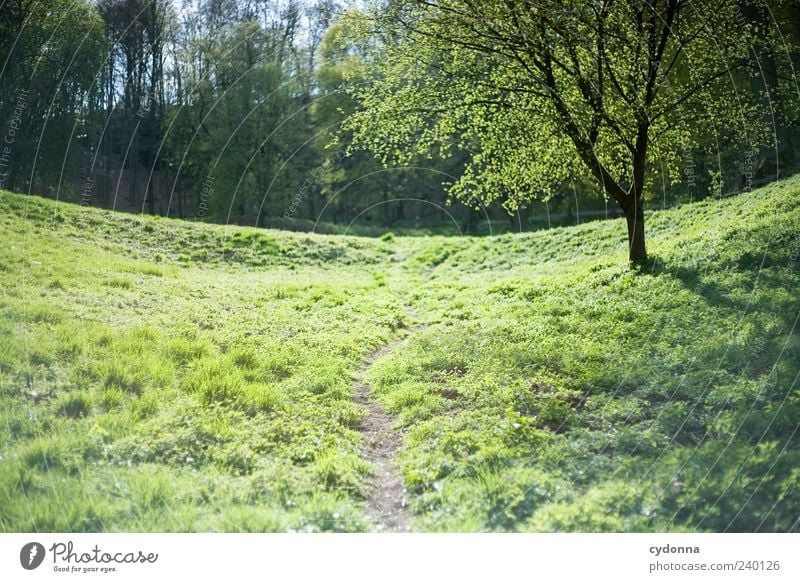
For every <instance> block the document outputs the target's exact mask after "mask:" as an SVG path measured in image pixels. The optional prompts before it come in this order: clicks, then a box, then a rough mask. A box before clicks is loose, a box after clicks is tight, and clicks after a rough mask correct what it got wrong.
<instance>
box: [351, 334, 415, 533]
mask: <svg viewBox="0 0 800 582" xmlns="http://www.w3.org/2000/svg"><path fill="white" fill-rule="evenodd" d="M425 327H426V326H422V325H419V326H415V327H412V328H410V329H409V330H408V331H409V334H408V335H406V336H405V337H403V338H398V339H396V340H394V341H392V342H390V343H388V344H386V345H385V346H383V347H381V348H379V349H377V350H376V351H374V352H373V353H372V354H370V356H369V357H368V358H367V360H366V361H365V362H364V365H363V366H362V367H361V369H360V370H359V371H358V376H357V378H356V381H355V388H354V397H353V401H354V402H355V403H356V404H359V405H361V406H363V407H364V408H366V409H367V412H368V414H367V416H365V417H364V418H363V419H362V420H361V424H360V425H359V427H358V429H359V432H361V434H362V435H363V436H364V450H363V454H364V458H365V459H366V460H367V461H368V462H369V463H370V464H371V465H372V466H373V467H375V474H374V475H373V476H372V477H371V478H370V479H369V491H368V493H367V516H368V518H369V520H370V522H371V523H372V527H373V529H374V530H376V531H388V532H407V531H410V523H411V514H410V512H409V511H408V505H407V502H406V491H405V487H404V485H403V479H402V477H401V475H400V472H399V471H398V469H397V465H396V461H395V459H396V458H397V452H398V450H399V449H400V445H401V443H402V439H403V435H402V433H401V432H399V431H397V430H395V429H393V428H392V424H393V423H394V418H393V417H392V416H390V415H388V414H387V413H386V411H385V410H384V409H383V407H382V406H381V405H380V404H379V403H378V402H377V401H376V400H375V398H374V395H373V391H372V386H371V385H370V384H369V382H368V381H367V374H368V373H369V370H370V369H371V368H372V366H373V365H374V364H375V362H377V361H378V360H380V359H381V358H382V357H384V356H386V355H387V354H389V353H391V352H392V351H394V350H395V349H396V348H397V347H398V346H399V345H401V344H402V343H404V342H405V341H407V340H408V338H409V337H410V335H411V334H413V333H414V332H416V331H421V330H422V329H424V328H425Z"/></svg>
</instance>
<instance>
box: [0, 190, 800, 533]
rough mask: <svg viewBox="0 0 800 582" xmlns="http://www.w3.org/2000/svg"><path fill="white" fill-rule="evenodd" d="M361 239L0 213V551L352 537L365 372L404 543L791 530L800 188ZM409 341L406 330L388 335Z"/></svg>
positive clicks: (799, 503)
mask: <svg viewBox="0 0 800 582" xmlns="http://www.w3.org/2000/svg"><path fill="white" fill-rule="evenodd" d="M648 227H649V235H650V251H651V254H652V257H653V259H652V261H651V263H650V264H649V265H648V266H647V267H646V268H644V269H642V270H640V271H632V270H631V269H630V268H629V267H628V265H627V263H626V261H625V248H624V246H625V245H624V232H623V224H622V221H601V222H592V223H587V224H584V225H580V226H576V227H568V228H556V229H551V230H546V231H538V232H533V233H526V234H516V235H510V234H508V235H498V236H494V237H476V238H468V237H464V238H448V237H443V236H432V237H405V236H385V237H383V238H382V239H366V238H358V237H348V236H339V235H314V234H297V233H285V232H278V231H269V230H256V229H247V228H239V227H226V226H218V225H204V224H198V223H190V222H178V221H172V220H166V219H160V218H152V217H136V216H131V215H125V214H116V213H112V212H106V211H100V210H95V209H86V208H80V207H76V206H70V205H65V204H59V203H54V202H52V201H47V200H41V199H38V198H33V197H24V196H19V195H13V194H9V193H5V192H4V193H0V232H2V233H3V234H2V245H0V530H2V531H209V530H210V531H287V530H292V531H362V530H366V529H368V528H369V523H368V522H367V520H366V513H365V503H364V495H365V492H366V486H367V485H366V484H367V479H368V478H369V475H370V473H371V471H373V470H374V467H370V466H369V464H367V463H366V462H365V461H364V460H363V458H362V457H361V454H360V450H361V449H360V447H361V436H360V434H359V432H358V430H357V426H358V423H359V419H360V418H361V415H362V414H364V413H365V412H364V411H363V410H362V409H361V408H359V407H358V406H357V405H355V404H354V403H353V402H352V389H353V386H352V383H353V379H354V377H355V376H356V373H357V370H358V369H359V368H360V367H361V365H362V363H363V361H364V360H365V358H366V357H367V356H368V355H369V354H370V353H372V352H373V351H374V350H375V349H377V348H378V347H379V346H381V345H383V344H385V343H387V342H389V341H390V340H392V339H395V338H399V337H406V341H404V342H403V343H401V344H399V347H398V348H397V349H395V350H394V351H392V352H391V353H389V354H388V355H386V356H385V357H383V358H381V359H379V360H378V361H377V362H376V363H375V364H374V366H373V367H372V369H371V371H370V373H369V379H370V381H371V382H372V385H373V386H374V389H375V391H376V394H377V397H378V398H379V400H380V401H381V403H382V404H383V405H384V407H385V408H386V409H387V410H388V411H389V412H390V413H392V414H393V415H394V416H395V418H396V419H397V429H398V431H400V434H402V437H403V446H402V449H401V453H400V456H399V459H398V462H399V464H400V466H401V469H402V475H403V478H404V480H405V483H406V486H407V488H408V491H409V498H410V500H411V509H412V511H413V515H414V522H413V525H414V528H415V529H418V530H423V531H487V530H490V531H493V530H497V531H661V530H675V531H687V530H688V531H694V530H699V531H722V530H728V531H756V530H757V531H797V529H798V527H800V526H798V515H797V508H798V507H800V470H798V467H800V449H799V448H798V446H797V438H798V435H797V434H796V432H797V429H798V419H799V418H800V388H798V381H797V380H798V371H799V370H800V340H798V335H797V328H796V327H795V326H796V320H797V314H798V310H799V309H800V298H799V297H798V294H797V287H798V282H799V281H800V276H799V275H798V262H797V259H798V255H800V235H798V233H800V180H798V179H790V180H787V181H784V182H782V183H780V184H774V185H771V186H768V187H767V188H764V189H761V190H758V191H755V192H752V193H749V194H743V195H740V196H737V197H734V198H729V199H724V200H720V201H705V202H701V203H696V204H691V205H686V206H683V207H681V208H677V209H673V210H668V211H659V212H654V213H652V214H651V215H650V216H649V219H648ZM419 323H425V324H427V325H428V327H427V328H426V329H424V330H422V331H411V332H410V331H408V330H409V328H411V327H412V326H414V325H416V324H419Z"/></svg>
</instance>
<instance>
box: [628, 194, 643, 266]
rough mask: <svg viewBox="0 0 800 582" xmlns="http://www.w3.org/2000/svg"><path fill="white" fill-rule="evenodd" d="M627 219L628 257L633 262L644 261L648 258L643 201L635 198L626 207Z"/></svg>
mask: <svg viewBox="0 0 800 582" xmlns="http://www.w3.org/2000/svg"><path fill="white" fill-rule="evenodd" d="M625 221H626V222H627V224H628V259H630V261H631V263H637V264H640V263H643V262H644V261H645V259H647V250H646V248H645V241H644V209H643V208H642V201H641V200H635V201H634V202H633V203H632V204H631V205H630V206H628V208H625Z"/></svg>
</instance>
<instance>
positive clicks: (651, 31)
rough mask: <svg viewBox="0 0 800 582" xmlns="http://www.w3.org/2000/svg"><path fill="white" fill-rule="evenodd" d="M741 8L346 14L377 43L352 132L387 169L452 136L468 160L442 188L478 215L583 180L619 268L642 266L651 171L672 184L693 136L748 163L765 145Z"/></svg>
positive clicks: (736, 1)
mask: <svg viewBox="0 0 800 582" xmlns="http://www.w3.org/2000/svg"><path fill="white" fill-rule="evenodd" d="M741 4H742V2H741V1H740V0H712V1H710V2H690V1H688V0H648V1H646V2H645V1H643V0H624V1H618V0H617V1H615V0H594V1H589V2H575V3H564V2H563V1H562V0H536V1H532V0H458V1H455V0H405V1H395V2H390V3H388V4H386V5H383V6H382V7H377V8H375V9H374V10H373V11H372V12H370V13H369V14H368V15H367V16H359V15H355V16H353V17H352V22H351V26H354V27H360V28H361V30H362V31H363V34H364V39H365V40H364V43H365V45H371V46H373V47H374V48H373V53H375V57H374V58H373V59H372V62H373V66H374V73H373V74H374V76H375V82H374V83H372V84H371V85H369V86H359V87H354V88H353V89H352V92H353V94H354V95H355V96H356V98H357V99H358V101H359V103H360V105H361V110H360V111H359V112H357V113H356V114H355V115H353V116H352V117H351V118H350V120H349V122H348V127H349V129H351V130H352V131H353V133H354V139H355V141H356V143H357V144H359V145H361V146H362V147H366V148H369V149H371V150H372V151H373V152H375V153H376V154H377V155H378V156H379V157H381V158H382V159H383V160H384V161H385V162H386V161H388V160H392V159H403V158H404V157H407V156H411V155H414V154H418V153H420V152H424V151H426V150H430V149H431V148H432V147H434V145H435V144H439V145H441V146H442V147H443V148H445V149H446V146H443V145H442V144H443V142H444V141H445V140H446V139H449V138H450V137H451V136H453V135H459V136H460V137H461V139H460V140H459V142H458V143H457V144H456V146H455V147H453V146H450V149H451V150H452V149H458V148H462V149H463V148H467V147H469V148H470V149H471V150H473V151H474V152H475V153H474V155H473V156H472V159H471V161H470V164H469V166H468V168H467V171H466V172H465V174H464V176H463V177H462V178H461V179H460V180H459V181H458V182H457V183H455V184H454V185H453V186H452V189H453V190H452V191H453V192H454V193H455V194H456V195H457V196H459V197H461V198H463V199H469V198H471V197H473V196H479V197H480V198H481V199H482V200H483V201H484V203H486V204H489V203H491V202H492V201H493V200H496V199H497V198H498V197H499V196H501V195H503V194H502V193H507V192H512V193H514V194H513V196H511V197H509V198H508V200H507V201H506V202H505V205H506V206H507V207H509V208H510V209H514V208H515V207H516V206H519V205H522V204H525V203H526V202H529V201H530V200H532V199H533V198H535V197H537V196H539V197H542V196H546V193H547V192H548V191H549V190H550V189H551V188H552V186H553V184H557V183H559V182H563V181H564V180H565V179H567V178H569V177H571V176H573V175H574V174H575V173H576V172H587V171H588V173H589V174H590V175H591V176H592V177H593V178H594V179H595V180H596V181H597V182H598V183H599V184H600V185H601V187H602V188H603V190H604V192H605V193H606V194H607V195H608V196H610V197H611V198H613V199H614V200H615V201H616V203H617V204H618V205H619V206H620V208H621V209H622V211H623V212H624V215H625V218H626V222H627V229H628V247H629V258H630V260H631V261H632V262H635V263H638V262H642V261H644V260H645V259H646V256H647V254H646V245H645V228H644V212H643V200H644V192H645V189H646V188H647V186H648V168H649V167H651V165H652V164H654V163H656V162H658V164H659V166H660V167H661V166H663V167H664V168H665V169H666V170H665V177H664V178H665V180H667V181H669V182H675V181H677V180H679V179H680V175H681V173H680V171H679V170H680V168H679V165H680V164H681V151H691V150H692V149H696V148H699V147H702V145H703V144H705V143H707V142H708V141H709V140H708V139H703V137H704V135H705V134H708V133H715V134H717V135H718V136H720V138H721V139H728V140H739V142H738V143H741V144H744V146H745V148H746V150H749V151H752V150H753V149H754V148H757V147H758V145H759V144H761V143H762V142H763V141H764V138H765V130H764V128H763V127H761V125H759V124H758V123H756V122H755V121H753V122H751V120H756V119H757V118H758V116H756V115H752V113H753V108H754V103H753V102H752V101H751V100H748V95H746V94H742V93H741V92H737V90H736V89H737V82H738V81H739V80H740V79H741V78H742V76H743V75H744V74H745V71H746V70H747V69H748V68H749V65H750V64H751V60H752V58H753V57H752V54H751V53H752V51H751V43H750V42H749V40H750V39H749V36H750V26H749V25H748V23H747V22H746V20H745V18H744V16H743V15H742V12H741V7H740V5H741ZM376 31H377V34H375V32H376ZM732 143H735V142H732ZM745 155H746V154H745ZM659 179H661V177H659Z"/></svg>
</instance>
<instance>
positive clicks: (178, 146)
mask: <svg viewBox="0 0 800 582" xmlns="http://www.w3.org/2000/svg"><path fill="white" fill-rule="evenodd" d="M782 6H783V5H782ZM345 8H346V6H344V5H343V4H342V3H339V2H337V1H336V0H318V1H314V2H301V1H298V0H278V1H269V0H182V1H180V2H172V1H171V0H97V1H96V2H90V1H89V0H6V1H5V2H4V3H3V4H2V6H1V7H0V66H2V67H3V69H2V72H1V73H0V122H2V127H0V131H2V137H0V139H2V140H3V143H2V145H0V187H2V188H5V189H10V190H14V191H19V192H31V193H35V194H40V195H44V196H48V197H58V198H60V199H63V200H70V201H74V202H77V203H81V204H86V205H93V206H103V207H107V208H115V209H118V210H127V211H134V212H147V213H153V214H160V215H165V216H167V215H168V216H174V217H182V218H189V219H199V220H213V221H219V222H234V223H240V224H250V225H260V226H279V227H286V228H295V229H298V228H304V229H310V228H313V227H314V224H315V223H316V222H317V221H320V223H326V224H328V223H336V224H339V225H350V224H354V225H356V226H357V227H359V228H362V229H364V228H365V227H367V228H368V227H369V225H374V226H375V227H376V228H378V227H380V228H403V227H437V226H442V225H444V226H447V225H452V227H453V228H459V229H462V230H472V231H475V230H477V229H479V226H480V223H481V222H485V221H486V220H494V221H501V222H505V223H506V224H507V225H508V226H509V227H511V228H514V229H518V228H526V227H527V225H528V223H529V221H528V215H529V214H536V215H541V216H546V213H552V216H553V217H554V218H553V221H554V222H558V221H559V220H560V221H573V220H580V213H581V212H584V213H586V212H587V211H589V214H598V215H601V216H602V215H604V213H605V212H606V211H608V212H613V211H614V210H615V208H614V206H613V203H608V202H607V201H606V200H605V198H604V197H603V195H602V193H601V192H600V191H599V190H598V189H597V188H596V187H595V186H593V185H592V184H591V182H589V181H588V180H586V179H585V177H583V176H580V175H576V176H573V177H571V178H570V179H569V180H567V181H564V182H563V183H556V184H552V185H551V190H552V192H551V195H552V196H551V199H550V201H549V203H547V204H546V205H544V204H541V203H532V204H531V206H530V207H528V208H518V209H516V211H515V214H514V215H513V216H509V212H508V211H507V209H506V208H504V207H503V198H502V196H500V197H498V200H497V202H496V203H494V204H492V206H491V207H489V208H486V207H483V206H482V205H481V204H480V203H479V202H478V201H477V199H476V200H475V201H472V200H469V199H468V198H467V199H466V200H464V199H463V197H462V201H458V200H453V199H451V196H450V195H449V194H448V190H447V186H448V185H449V184H452V183H454V182H456V181H457V180H458V179H459V178H460V177H461V176H462V175H463V172H464V168H465V163H466V160H467V159H468V156H470V155H471V152H470V147H469V144H468V143H466V144H464V143H461V144H460V147H459V148H457V149H456V153H455V154H451V155H449V156H439V155H438V152H437V150H436V148H435V147H432V148H431V150H430V151H429V152H428V155H425V156H420V157H419V159H417V160H412V161H411V162H409V163H407V164H404V165H402V166H398V167H385V166H384V165H382V164H381V163H380V162H379V161H378V160H376V159H375V157H374V156H373V155H372V154H371V153H368V152H366V151H360V150H353V148H351V147H350V145H351V141H350V136H349V135H348V133H347V131H346V130H342V123H343V121H344V120H345V119H346V118H347V117H348V116H349V115H350V114H352V112H353V111H354V109H355V107H356V105H355V101H354V99H353V97H352V96H351V94H350V93H349V92H347V91H345V88H346V87H352V86H353V85H354V84H368V83H370V82H371V78H370V75H371V74H373V73H371V71H374V68H373V67H371V66H370V59H371V58H372V57H373V56H374V55H371V54H370V51H369V43H368V42H366V43H365V42H351V39H350V34H351V31H350V30H348V25H347V22H348V20H347V19H346V18H341V15H342V14H343V13H344V12H345ZM791 9H792V7H791V6H790V7H789V8H786V9H782V11H781V12H779V13H778V14H777V18H779V19H782V20H781V21H780V22H779V23H777V22H776V21H775V20H771V21H769V22H766V21H765V22H761V21H762V20H764V18H766V16H765V13H764V12H763V11H758V10H755V11H751V12H748V13H746V14H745V17H746V18H747V19H749V20H750V21H752V22H754V23H761V24H762V25H763V26H766V27H769V26H772V27H774V26H777V25H778V24H779V26H780V30H781V32H782V34H783V35H784V38H785V40H786V42H787V43H788V45H787V46H792V47H793V46H796V44H797V43H796V40H797V39H798V38H800V32H799V31H798V27H799V25H798V21H797V20H798V19H797V18H796V17H792V16H791V14H793V13H792V11H791ZM795 16H796V14H795ZM762 64H763V74H762V75H760V76H754V79H756V80H754V81H753V82H752V83H751V84H750V86H749V87H745V88H744V89H745V90H749V91H753V92H759V93H763V95H764V98H765V99H771V101H770V103H771V104H772V106H773V109H780V103H781V98H782V97H781V96H782V95H783V93H785V92H787V91H791V90H792V87H793V86H791V79H786V78H785V76H784V75H783V74H782V73H781V71H783V70H785V69H786V67H785V66H782V65H781V63H776V62H775V61H774V59H773V60H772V61H769V60H768V61H766V62H765V63H762ZM765 103H766V101H765ZM780 113H781V114H780V115H779V116H777V117H776V119H777V122H776V123H777V125H776V131H777V132H779V134H780V135H779V139H780V144H779V148H780V156H781V167H783V168H793V167H794V165H795V163H796V155H795V149H794V145H793V143H792V135H793V134H794V133H795V132H796V130H797V128H798V124H797V122H796V118H795V117H792V116H791V115H789V114H784V112H783V111H782V110H781V111H780ZM766 114H768V113H767V108H766V107H765V115H766ZM452 139H453V140H458V139H459V137H458V136H457V135H454V136H452ZM724 154H725V152H724V151H723V152H721V154H720V156H719V157H720V159H723V161H724V163H725V164H726V166H725V167H726V168H727V170H726V176H725V178H726V179H727V183H725V184H722V183H723V182H724V179H723V177H720V176H715V175H714V173H713V172H712V171H711V170H709V168H711V167H712V164H709V167H708V168H707V167H704V165H703V164H704V160H705V159H704V158H703V157H702V156H698V155H691V156H690V155H688V154H687V160H688V159H689V158H690V160H691V161H687V164H686V175H687V180H689V179H691V180H692V181H695V182H696V183H697V184H695V186H696V187H694V188H692V192H693V194H692V196H693V197H695V198H697V197H703V196H706V195H710V194H714V193H716V192H718V191H720V190H721V185H724V187H725V189H726V190H736V189H737V188H741V187H742V186H743V185H744V184H745V178H747V179H748V180H751V181H754V180H755V181H757V180H759V179H767V178H768V177H769V176H772V175H774V174H775V171H774V164H773V166H770V163H771V162H772V161H774V160H773V158H774V157H775V156H776V153H775V152H772V153H770V152H768V151H764V152H757V153H754V155H753V159H752V160H749V161H747V162H746V164H748V165H747V166H746V167H745V166H743V162H742V160H740V159H736V158H732V159H730V160H727V159H724V158H725V155H724ZM498 163H502V160H498ZM690 164H691V165H690ZM686 190H687V189H686V188H680V187H673V188H671V189H670V190H669V191H664V192H653V194H652V196H651V199H652V202H654V203H660V204H671V203H673V202H675V201H680V200H681V199H682V197H685V192H686ZM544 223H545V222H543V220H542V218H540V219H539V221H538V222H536V221H534V222H533V224H544Z"/></svg>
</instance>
